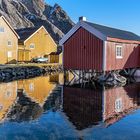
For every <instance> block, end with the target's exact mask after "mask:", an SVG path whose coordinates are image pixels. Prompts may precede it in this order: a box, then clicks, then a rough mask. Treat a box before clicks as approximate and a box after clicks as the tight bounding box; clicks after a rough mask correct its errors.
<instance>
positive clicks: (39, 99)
mask: <svg viewBox="0 0 140 140" xmlns="http://www.w3.org/2000/svg"><path fill="white" fill-rule="evenodd" d="M55 87H56V84H53V83H50V82H49V77H38V78H34V79H28V80H27V79H26V80H22V81H18V89H24V91H25V93H26V95H27V96H28V97H29V98H31V100H32V101H34V102H36V103H38V104H39V105H40V106H43V105H44V103H45V101H46V100H47V97H48V96H49V95H50V93H51V91H52V90H53V89H54V88H55Z"/></svg>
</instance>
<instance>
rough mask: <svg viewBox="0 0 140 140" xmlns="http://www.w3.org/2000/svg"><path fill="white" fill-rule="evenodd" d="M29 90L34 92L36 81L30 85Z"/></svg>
mask: <svg viewBox="0 0 140 140" xmlns="http://www.w3.org/2000/svg"><path fill="white" fill-rule="evenodd" d="M29 90H30V91H31V92H32V91H34V83H30V85H29Z"/></svg>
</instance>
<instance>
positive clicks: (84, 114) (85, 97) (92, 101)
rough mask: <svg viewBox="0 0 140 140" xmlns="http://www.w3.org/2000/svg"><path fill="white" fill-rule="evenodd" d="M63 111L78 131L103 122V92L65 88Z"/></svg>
mask: <svg viewBox="0 0 140 140" xmlns="http://www.w3.org/2000/svg"><path fill="white" fill-rule="evenodd" d="M63 110H64V112H65V113H66V115H67V117H68V118H69V121H71V122H72V123H73V124H74V125H75V126H76V128H77V129H78V130H81V129H85V128H88V127H90V126H92V125H97V124H98V123H99V122H100V121H102V92H100V91H93V90H88V89H85V90H83V89H80V88H71V87H64V94H63Z"/></svg>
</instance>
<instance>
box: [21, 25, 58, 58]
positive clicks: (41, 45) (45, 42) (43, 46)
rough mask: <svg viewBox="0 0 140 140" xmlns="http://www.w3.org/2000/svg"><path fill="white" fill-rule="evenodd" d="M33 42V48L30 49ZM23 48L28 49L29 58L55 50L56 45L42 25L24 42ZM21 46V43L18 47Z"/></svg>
mask: <svg viewBox="0 0 140 140" xmlns="http://www.w3.org/2000/svg"><path fill="white" fill-rule="evenodd" d="M31 44H34V45H35V48H34V49H31V48H30V45H31ZM24 45H25V49H26V50H29V51H30V58H29V59H30V60H31V59H32V58H35V57H41V56H44V55H45V54H50V53H51V52H56V51H57V45H56V43H55V42H54V41H53V39H52V38H51V36H50V35H49V33H48V32H46V30H45V29H44V28H43V27H42V28H41V29H40V30H39V31H38V32H37V33H36V34H34V35H33V36H32V37H31V38H29V39H28V40H27V41H25V42H24ZM21 48H23V46H22V47H21V45H20V46H19V49H21Z"/></svg>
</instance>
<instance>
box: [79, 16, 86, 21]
mask: <svg viewBox="0 0 140 140" xmlns="http://www.w3.org/2000/svg"><path fill="white" fill-rule="evenodd" d="M79 21H87V18H86V17H84V16H82V17H79Z"/></svg>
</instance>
